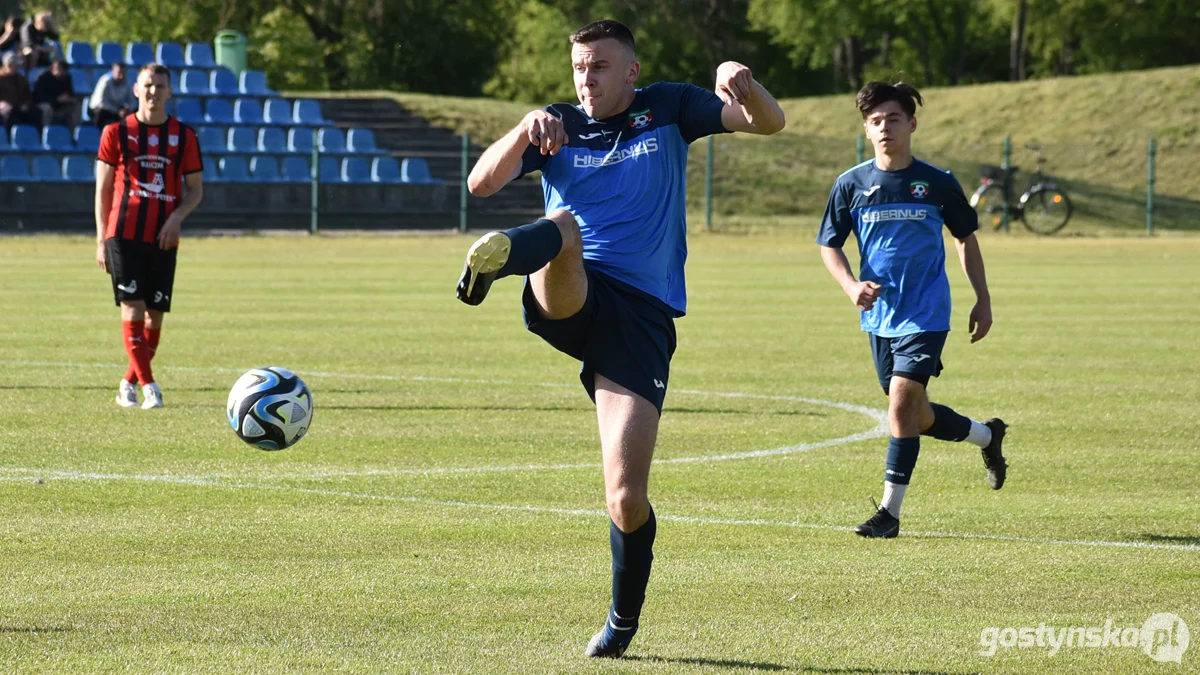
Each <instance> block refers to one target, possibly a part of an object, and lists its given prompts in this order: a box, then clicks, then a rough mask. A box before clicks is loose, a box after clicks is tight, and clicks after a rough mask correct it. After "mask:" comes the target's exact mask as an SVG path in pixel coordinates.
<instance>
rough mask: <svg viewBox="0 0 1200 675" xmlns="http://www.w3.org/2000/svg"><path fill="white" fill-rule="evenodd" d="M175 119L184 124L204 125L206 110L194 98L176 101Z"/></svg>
mask: <svg viewBox="0 0 1200 675" xmlns="http://www.w3.org/2000/svg"><path fill="white" fill-rule="evenodd" d="M175 119H177V120H179V121H180V122H183V123H184V124H204V108H202V107H200V101H197V100H196V99H194V98H177V99H175Z"/></svg>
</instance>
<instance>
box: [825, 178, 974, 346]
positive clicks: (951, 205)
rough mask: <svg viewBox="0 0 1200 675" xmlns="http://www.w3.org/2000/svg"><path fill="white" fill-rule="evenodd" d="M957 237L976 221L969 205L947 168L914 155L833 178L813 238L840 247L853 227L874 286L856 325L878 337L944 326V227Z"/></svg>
mask: <svg viewBox="0 0 1200 675" xmlns="http://www.w3.org/2000/svg"><path fill="white" fill-rule="evenodd" d="M943 225H945V226H946V228H947V229H949V230H950V234H951V235H953V236H954V237H955V238H957V239H964V238H966V237H968V236H970V235H971V233H972V232H974V231H975V230H976V229H978V227H979V222H978V218H977V216H976V214H975V210H974V209H972V208H971V206H970V204H968V203H967V198H966V197H965V196H964V195H963V191H962V186H960V185H959V184H958V181H957V180H955V178H954V176H953V175H952V174H951V173H950V172H949V171H943V170H941V169H939V168H937V167H936V166H933V165H931V164H926V163H925V162H922V161H920V160H913V163H912V164H910V165H909V166H908V167H907V168H904V169H901V170H899V171H884V170H882V169H880V168H879V167H877V166H876V165H875V160H873V159H872V160H870V161H868V162H864V163H862V164H859V165H858V166H856V167H854V168H853V169H850V170H849V171H847V172H846V173H844V174H842V175H841V176H839V177H838V179H837V181H836V182H835V183H834V184H833V190H832V191H831V192H830V193H829V204H828V206H826V207H825V218H824V219H823V220H822V221H821V232H820V234H818V235H817V243H818V244H821V245H822V246H830V247H833V248H841V247H842V245H843V244H844V243H846V238H847V237H848V236H850V233H851V232H853V233H854V236H855V237H857V239H858V252H859V255H860V256H861V258H862V269H861V270H860V272H859V275H858V278H859V280H860V281H874V282H875V283H877V284H879V286H880V293H879V298H878V299H877V300H876V301H875V306H874V307H872V308H871V310H870V311H867V312H863V313H862V329H863V330H864V331H866V332H868V333H874V334H875V335H878V336H880V337H901V336H904V335H912V334H914V333H925V332H929V331H943V330H950V282H949V281H948V280H947V279H946V247H945V245H944V244H943V242H942V226H943Z"/></svg>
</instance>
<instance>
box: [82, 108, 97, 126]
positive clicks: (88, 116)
mask: <svg viewBox="0 0 1200 675" xmlns="http://www.w3.org/2000/svg"><path fill="white" fill-rule="evenodd" d="M79 120H80V121H81V122H83V123H84V124H92V122H93V121H94V120H92V113H91V112H90V111H89V110H88V107H87V106H86V105H85V106H82V108H81V109H80V111H79Z"/></svg>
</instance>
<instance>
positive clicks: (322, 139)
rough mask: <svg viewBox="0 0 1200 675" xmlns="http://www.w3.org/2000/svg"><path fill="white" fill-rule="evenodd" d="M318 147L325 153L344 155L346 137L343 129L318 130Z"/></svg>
mask: <svg viewBox="0 0 1200 675" xmlns="http://www.w3.org/2000/svg"><path fill="white" fill-rule="evenodd" d="M317 147H318V148H319V149H320V150H321V152H323V153H325V154H332V155H344V154H346V137H345V136H343V135H342V130H341V129H321V130H319V131H317Z"/></svg>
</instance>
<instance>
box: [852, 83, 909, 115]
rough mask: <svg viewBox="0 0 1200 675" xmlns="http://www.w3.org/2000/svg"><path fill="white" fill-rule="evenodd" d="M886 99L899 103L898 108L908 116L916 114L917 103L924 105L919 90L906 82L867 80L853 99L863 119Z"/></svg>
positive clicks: (886, 100)
mask: <svg viewBox="0 0 1200 675" xmlns="http://www.w3.org/2000/svg"><path fill="white" fill-rule="evenodd" d="M888 101H895V102H896V103H899V104H900V108H901V109H902V110H904V113H905V114H906V115H908V116H909V117H912V116H913V115H916V114H917V106H918V105H925V99H923V98H921V92H919V91H917V88H916V87H914V86H912V85H911V84H908V83H907V82H897V83H896V84H888V83H887V82H868V83H867V84H866V86H864V87H863V88H862V89H859V90H858V97H857V98H856V99H855V102H856V103H858V110H859V111H860V112H861V113H862V116H863V119H866V118H867V115H870V114H871V111H872V110H874V109H875V108H878V107H879V106H881V105H883V104H884V103H887V102H888Z"/></svg>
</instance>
